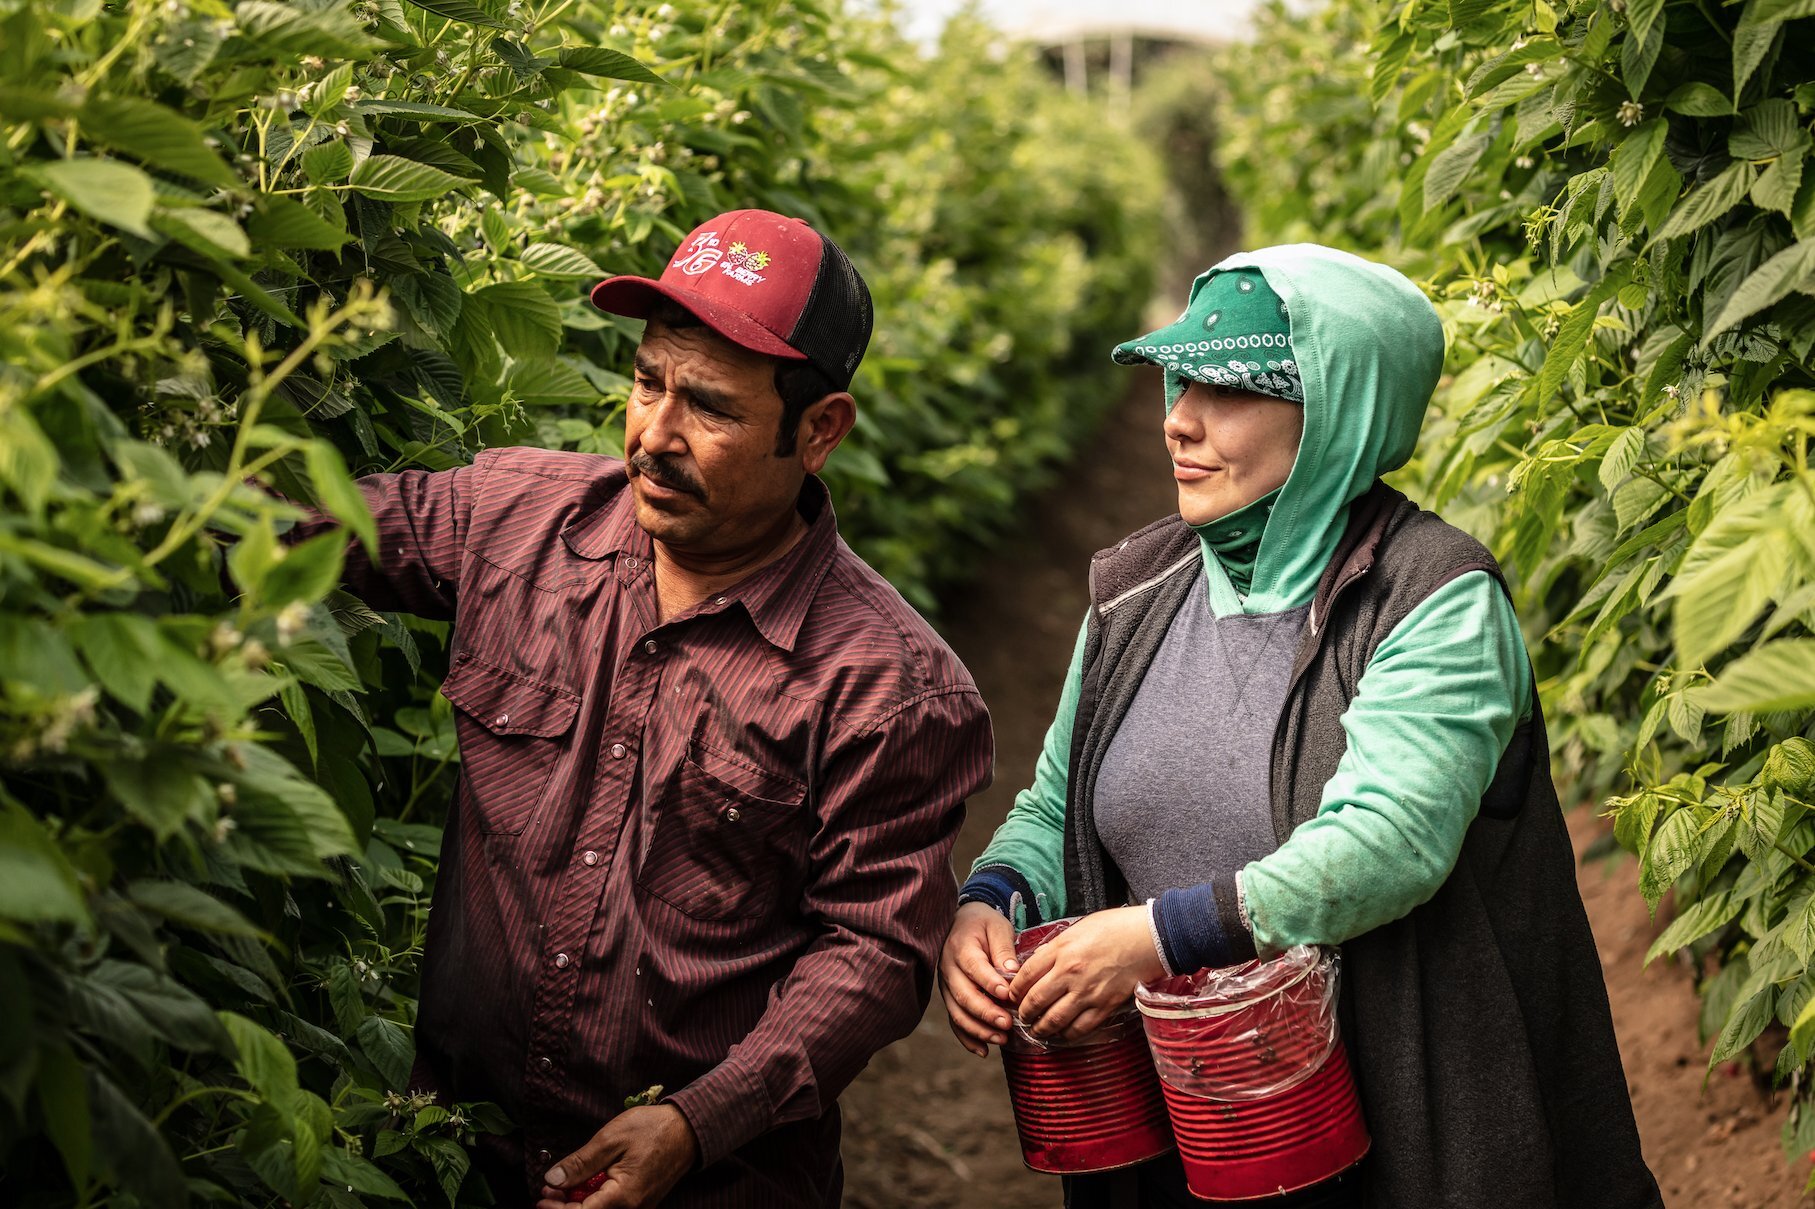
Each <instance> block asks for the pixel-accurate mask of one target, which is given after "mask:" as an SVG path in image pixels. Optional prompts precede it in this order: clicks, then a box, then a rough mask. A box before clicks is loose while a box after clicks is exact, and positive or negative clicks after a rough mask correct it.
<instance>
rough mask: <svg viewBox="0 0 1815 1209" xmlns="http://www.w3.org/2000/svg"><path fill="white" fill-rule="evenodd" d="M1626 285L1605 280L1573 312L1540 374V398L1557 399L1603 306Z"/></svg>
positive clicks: (1615, 279) (1586, 342)
mask: <svg viewBox="0 0 1815 1209" xmlns="http://www.w3.org/2000/svg"><path fill="white" fill-rule="evenodd" d="M1624 284H1625V281H1624V279H1623V278H1621V277H1603V278H1602V279H1601V280H1600V281H1597V282H1595V284H1594V286H1593V287H1592V288H1591V289H1590V290H1589V291H1588V293H1587V294H1586V295H1584V296H1583V298H1582V299H1581V301H1579V302H1577V303H1576V304H1575V306H1574V307H1573V308H1572V309H1571V310H1570V312H1569V317H1568V318H1566V319H1564V320H1563V322H1562V324H1561V326H1559V327H1558V328H1557V334H1556V337H1555V338H1554V339H1553V340H1551V342H1550V348H1549V350H1548V351H1546V352H1545V354H1544V365H1543V368H1541V369H1540V370H1539V371H1538V386H1537V390H1538V398H1539V399H1542V400H1550V399H1554V398H1555V397H1556V395H1557V392H1558V391H1559V390H1560V389H1561V388H1562V385H1563V383H1564V381H1565V380H1566V379H1567V378H1568V376H1569V370H1570V367H1571V366H1572V365H1574V364H1575V362H1576V361H1577V360H1578V359H1579V358H1580V357H1581V356H1582V354H1583V352H1584V351H1586V350H1587V348H1588V336H1589V333H1590V332H1592V331H1593V330H1594V321H1595V316H1596V315H1598V314H1599V313H1600V309H1601V304H1602V303H1604V302H1606V301H1607V300H1608V299H1609V298H1611V297H1613V295H1614V294H1616V293H1617V292H1618V291H1619V288H1620V287H1621V286H1622V285H1624Z"/></svg>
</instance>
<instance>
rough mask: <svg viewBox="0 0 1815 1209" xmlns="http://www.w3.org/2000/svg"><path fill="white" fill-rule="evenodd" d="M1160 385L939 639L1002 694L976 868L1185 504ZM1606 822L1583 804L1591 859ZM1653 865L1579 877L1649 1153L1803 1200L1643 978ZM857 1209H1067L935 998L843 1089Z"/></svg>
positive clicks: (1686, 1009) (1066, 485)
mask: <svg viewBox="0 0 1815 1209" xmlns="http://www.w3.org/2000/svg"><path fill="white" fill-rule="evenodd" d="M1159 397H1160V387H1159V382H1158V378H1157V375H1149V376H1145V377H1142V378H1141V380H1140V381H1139V382H1138V383H1137V385H1136V386H1135V388H1134V389H1133V390H1132V391H1131V392H1130V394H1129V396H1128V397H1127V399H1125V400H1124V401H1123V402H1122V403H1121V404H1120V405H1119V406H1118V408H1117V409H1116V410H1115V412H1114V413H1112V414H1111V415H1110V416H1109V418H1108V419H1107V421H1106V423H1105V425H1104V429H1103V432H1102V434H1101V436H1100V438H1099V439H1098V440H1097V441H1095V442H1094V443H1092V444H1091V445H1089V446H1088V447H1087V450H1086V453H1085V455H1084V456H1083V458H1082V459H1081V460H1080V461H1079V462H1078V463H1077V464H1076V465H1074V466H1072V467H1071V468H1070V469H1069V470H1068V471H1067V472H1066V473H1065V474H1064V475H1063V476H1062V479H1061V481H1060V482H1059V483H1058V484H1057V485H1056V486H1055V487H1053V488H1052V490H1051V491H1049V492H1048V493H1047V494H1046V496H1045V497H1044V498H1043V499H1041V500H1039V501H1036V502H1035V504H1034V505H1033V506H1032V507H1030V508H1029V509H1028V513H1027V516H1028V521H1027V525H1026V528H1025V530H1024V532H1023V533H1022V534H1021V535H1020V537H1019V539H1018V544H1017V545H1015V546H1014V547H1012V548H1007V549H1003V550H1002V551H1000V552H999V553H998V554H997V555H995V556H994V557H993V558H992V559H991V561H990V563H989V565H988V567H987V569H986V570H985V571H984V572H983V573H982V574H981V575H980V577H979V578H978V579H977V581H976V582H975V583H974V584H973V585H972V587H971V588H970V589H969V590H967V591H966V592H965V593H963V594H962V595H960V596H956V597H954V598H953V599H951V600H950V601H948V602H947V604H946V607H945V611H944V619H943V624H942V626H941V628H942V629H943V630H944V631H945V633H946V636H947V638H948V640H949V641H950V642H951V643H952V646H953V647H954V648H955V649H956V650H957V652H958V653H959V655H960V656H962V657H963V659H964V661H965V663H966V665H967V666H969V668H970V670H971V672H972V674H973V675H974V676H975V678H976V681H977V684H978V687H979V688H981V689H982V691H983V696H984V699H985V700H986V701H988V702H989V707H990V713H991V716H992V718H993V720H994V723H995V732H996V749H997V750H996V783H995V784H994V785H993V786H992V787H991V788H990V789H989V790H988V791H987V792H985V793H983V794H981V795H979V796H978V797H976V798H974V799H972V800H971V802H970V807H969V816H968V819H967V822H966V824H965V827H964V831H963V833H962V834H961V835H960V837H959V839H958V844H957V847H956V849H955V851H954V852H953V854H952V864H953V867H954V868H955V869H956V870H959V871H960V875H961V874H962V871H964V870H967V869H968V868H969V867H970V863H971V861H972V860H973V859H974V858H975V857H976V855H977V854H978V853H979V852H980V851H982V849H983V846H984V844H985V843H986V842H987V841H988V839H989V836H990V834H991V833H992V832H993V831H994V830H995V828H996V825H997V824H998V823H1000V822H1001V821H1002V818H1003V816H1004V815H1005V814H1006V813H1007V811H1008V808H1009V807H1010V806H1011V805H1012V804H1013V802H1014V796H1015V793H1016V792H1017V791H1018V790H1019V789H1021V788H1022V787H1023V786H1025V785H1026V784H1027V783H1028V781H1029V780H1030V779H1031V776H1032V772H1033V766H1034V760H1035V758H1036V757H1037V755H1038V753H1039V749H1040V743H1041V740H1042V739H1043V737H1044V735H1045V732H1046V727H1047V725H1048V724H1049V723H1050V722H1051V720H1052V711H1053V709H1054V707H1055V705H1056V704H1057V702H1058V698H1059V684H1060V679H1061V677H1062V675H1063V673H1064V669H1065V666H1066V663H1067V661H1068V660H1069V658H1070V654H1071V647H1072V643H1073V641H1074V639H1075V638H1076V637H1077V631H1078V626H1079V624H1080V623H1081V622H1082V620H1083V617H1084V609H1085V603H1086V597H1085V587H1084V573H1085V568H1086V566H1087V565H1088V561H1089V558H1090V555H1091V553H1092V552H1094V551H1096V550H1100V549H1102V548H1103V547H1105V546H1108V545H1111V544H1113V543H1114V542H1116V541H1118V540H1120V539H1121V538H1122V537H1124V536H1126V535H1127V534H1128V533H1130V532H1132V531H1133V530H1135V529H1137V528H1139V527H1141V526H1142V525H1144V524H1146V523H1148V522H1149V521H1152V520H1154V519H1156V518H1158V517H1160V516H1163V515H1165V514H1166V513H1168V512H1170V511H1171V510H1172V509H1173V507H1174V506H1175V505H1174V502H1173V492H1172V483H1171V476H1170V474H1169V473H1168V471H1169V469H1170V467H1169V465H1168V463H1167V460H1166V455H1165V450H1164V447H1163V445H1162V443H1161V441H1160V439H1159V433H1158V428H1159ZM1602 830H1603V824H1601V823H1600V822H1599V821H1598V820H1597V819H1595V818H1594V817H1593V814H1592V812H1591V811H1589V810H1586V809H1584V810H1579V811H1577V812H1575V814H1574V816H1573V817H1572V819H1571V831H1572V833H1573V834H1574V835H1575V838H1576V845H1577V851H1578V853H1580V852H1582V851H1583V850H1584V849H1585V848H1586V847H1587V846H1588V845H1589V843H1591V842H1592V841H1593V840H1594V839H1595V838H1596V837H1598V836H1599V835H1600V834H1601V833H1602ZM1636 878H1637V875H1636V868H1635V866H1634V865H1633V863H1632V862H1631V861H1630V860H1627V859H1626V858H1624V857H1616V858H1614V859H1613V860H1611V861H1609V860H1597V861H1593V862H1591V863H1589V864H1587V865H1585V866H1583V868H1582V870H1581V877H1580V883H1581V887H1582V896H1583V899H1584V901H1585V902H1586V903H1587V905H1588V914H1589V919H1590V922H1591V923H1592V925H1593V927H1594V932H1595V935H1596V937H1597V938H1598V939H1599V942H1600V951H1601V961H1602V967H1603V969H1604V971H1605V973H1606V977H1607V983H1608V992H1609V997H1610V999H1611V1001H1612V1005H1613V1017H1614V1025H1615V1028H1616V1030H1617V1031H1618V1033H1619V1037H1620V1048H1621V1052H1622V1054H1623V1056H1624V1059H1625V1063H1626V1072H1627V1079H1628V1082H1629V1084H1630V1086H1631V1089H1632V1101H1633V1109H1634V1111H1635V1112H1636V1114H1637V1116H1638V1122H1639V1130H1640V1133H1641V1135H1642V1138H1643V1142H1644V1148H1645V1154H1646V1157H1647V1159H1648V1160H1649V1161H1650V1163H1651V1167H1652V1170H1653V1171H1654V1172H1656V1174H1657V1177H1658V1183H1659V1184H1660V1185H1661V1186H1662V1188H1663V1190H1664V1199H1665V1203H1666V1204H1667V1205H1670V1206H1672V1207H1673V1209H1674V1207H1689V1206H1693V1207H1696V1209H1700V1207H1702V1206H1744V1207H1748V1209H1779V1207H1788V1206H1792V1205H1801V1204H1803V1203H1804V1202H1803V1201H1802V1200H1800V1199H1799V1194H1800V1191H1801V1188H1802V1184H1803V1180H1804V1178H1806V1176H1807V1168H1806V1166H1804V1165H1803V1164H1800V1163H1799V1164H1798V1165H1797V1167H1795V1168H1792V1167H1790V1166H1788V1165H1786V1163H1785V1161H1784V1158H1783V1153H1782V1151H1781V1149H1780V1148H1779V1145H1778V1131H1779V1128H1780V1126H1781V1124H1782V1121H1783V1104H1782V1101H1781V1098H1776V1099H1774V1098H1773V1097H1771V1096H1770V1095H1769V1094H1768V1092H1767V1091H1766V1090H1765V1089H1764V1088H1762V1087H1761V1086H1760V1085H1759V1084H1758V1083H1757V1082H1756V1081H1755V1080H1754V1078H1753V1077H1752V1075H1751V1073H1750V1071H1749V1070H1744V1069H1741V1068H1738V1067H1732V1066H1730V1067H1727V1068H1723V1069H1722V1070H1718V1071H1716V1072H1715V1073H1714V1074H1713V1076H1712V1077H1710V1078H1707V1079H1706V1080H1704V1075H1703V1072H1704V1071H1705V1069H1706V1066H1707V1048H1706V1047H1705V1046H1704V1045H1702V1043H1701V1042H1700V1040H1699V1039H1698V1037H1697V1033H1696V1015H1697V1010H1698V1000H1697V999H1696V997H1695V994H1694V990H1693V987H1692V985H1691V983H1690V979H1689V976H1688V974H1687V972H1686V971H1685V970H1683V969H1682V968H1681V967H1680V966H1677V965H1674V964H1672V963H1671V962H1669V961H1666V960H1659V961H1657V962H1654V963H1653V964H1652V965H1651V966H1650V968H1648V969H1647V968H1642V967H1641V963H1642V962H1643V960H1644V954H1645V949H1646V947H1647V946H1648V945H1649V944H1650V943H1651V938H1652V937H1653V936H1654V935H1656V933H1657V931H1658V929H1659V928H1660V927H1661V926H1662V924H1663V922H1665V921H1664V920H1663V919H1662V918H1660V920H1659V921H1657V922H1656V923H1654V922H1653V921H1652V920H1650V919H1649V918H1648V916H1647V914H1646V911H1645V905H1644V900H1643V899H1642V898H1640V897H1639V894H1638V890H1637V880H1636ZM841 1102H842V1105H843V1108H844V1113H845V1142H844V1158H845V1168H846V1204H847V1205H849V1206H851V1207H852V1209H907V1207H909V1206H912V1207H914V1209H926V1207H943V1206H959V1205H965V1206H972V1207H975V1209H1055V1207H1056V1206H1058V1205H1059V1203H1060V1197H1059V1187H1058V1181H1057V1180H1056V1179H1055V1178H1053V1177H1050V1176H1042V1175H1036V1174H1034V1173H1032V1172H1029V1171H1028V1170H1027V1169H1026V1168H1025V1167H1023V1166H1022V1164H1021V1159H1020V1151H1019V1148H1018V1146H1017V1143H1016V1140H1015V1131H1014V1124H1013V1118H1012V1116H1011V1115H1010V1112H1009V1105H1008V1093H1007V1089H1006V1086H1005V1084H1004V1082H1003V1077H1002V1071H1001V1068H1000V1066H999V1060H998V1058H997V1057H996V1055H995V1053H994V1052H993V1051H992V1053H991V1055H990V1057H989V1058H987V1059H979V1058H976V1057H974V1056H972V1055H971V1054H969V1053H966V1052H965V1051H964V1050H962V1049H960V1048H959V1046H958V1043H957V1042H956V1041H955V1040H953V1038H952V1035H951V1031H950V1029H949V1027H948V1026H947V1024H946V1020H945V1013H944V1010H943V1008H942V1007H941V1006H940V1003H939V997H938V995H937V994H935V995H934V996H933V1002H932V1004H931V1006H930V1007H929V1008H928V1010H927V1013H926V1016H925V1018H924V1019H923V1020H922V1021H921V1022H920V1025H919V1027H918V1028H917V1029H916V1030H915V1031H914V1032H913V1033H912V1034H911V1035H910V1036H908V1037H907V1038H905V1039H904V1040H902V1041H901V1042H899V1043H897V1044H896V1045H893V1046H891V1047H890V1048H889V1049H887V1050H885V1051H884V1052H883V1053H881V1054H879V1055H877V1056H876V1058H875V1059H874V1060H873V1061H872V1062H871V1063H870V1066H869V1069H868V1070H867V1071H865V1072H864V1074H863V1076H862V1077H861V1078H859V1079H858V1081H857V1082H856V1083H855V1084H854V1085H853V1086H852V1087H851V1088H850V1089H849V1090H848V1091H847V1092H846V1093H845V1095H844V1097H843V1099H842V1101H841Z"/></svg>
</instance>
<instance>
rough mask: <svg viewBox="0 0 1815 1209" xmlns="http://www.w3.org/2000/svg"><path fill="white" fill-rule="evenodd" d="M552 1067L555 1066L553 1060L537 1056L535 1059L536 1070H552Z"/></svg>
mask: <svg viewBox="0 0 1815 1209" xmlns="http://www.w3.org/2000/svg"><path fill="white" fill-rule="evenodd" d="M554 1068H555V1064H554V1062H553V1061H551V1060H550V1059H548V1058H537V1059H536V1069H537V1070H539V1071H551V1070H553V1069H554Z"/></svg>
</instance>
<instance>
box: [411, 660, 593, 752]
mask: <svg viewBox="0 0 1815 1209" xmlns="http://www.w3.org/2000/svg"><path fill="white" fill-rule="evenodd" d="M441 695H442V696H444V697H446V698H447V699H448V700H449V701H451V702H452V703H453V704H454V705H455V706H457V707H459V708H460V709H461V710H463V711H465V712H466V713H467V714H469V715H470V716H471V717H472V718H473V719H474V720H475V721H476V722H478V723H479V724H480V725H481V726H483V727H485V729H486V730H489V731H491V732H492V733H493V734H496V735H533V736H535V737H537V738H543V739H552V738H554V737H555V736H556V735H563V734H566V733H567V731H568V730H569V728H571V727H572V726H573V722H574V718H575V716H576V715H578V714H579V712H580V699H579V698H578V697H577V696H575V695H574V694H572V693H569V692H566V691H565V690H563V689H558V688H553V687H551V686H549V685H546V684H538V683H537V682H535V681H533V680H529V679H526V678H525V677H522V676H519V675H517V674H516V673H515V672H507V671H505V670H504V669H503V668H498V667H493V666H491V665H490V664H488V663H481V662H479V661H478V660H477V659H474V658H472V657H471V656H470V655H465V654H461V655H456V656H455V657H454V666H453V667H452V668H451V669H449V671H448V674H447V679H446V680H443V681H442V682H441Z"/></svg>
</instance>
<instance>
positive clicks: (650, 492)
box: [624, 318, 807, 556]
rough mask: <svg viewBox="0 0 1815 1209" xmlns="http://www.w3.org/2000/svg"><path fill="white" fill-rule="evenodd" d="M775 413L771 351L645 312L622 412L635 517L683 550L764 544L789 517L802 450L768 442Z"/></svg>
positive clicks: (801, 472)
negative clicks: (781, 451)
mask: <svg viewBox="0 0 1815 1209" xmlns="http://www.w3.org/2000/svg"><path fill="white" fill-rule="evenodd" d="M781 416H782V401H781V396H780V395H778V394H776V393H775V363H774V362H773V361H772V360H770V359H769V358H767V357H764V356H762V355H761V354H759V353H753V352H750V351H749V350H747V349H743V348H739V347H738V346H736V345H734V344H732V343H730V342H729V341H727V340H725V339H723V338H722V337H720V336H719V335H718V334H717V333H715V332H713V331H712V329H711V328H708V327H706V326H704V325H694V326H686V327H671V326H669V325H668V324H667V323H664V322H663V321H662V320H661V319H654V318H652V319H651V320H650V321H649V323H648V326H647V327H646V328H645V330H644V333H643V343H642V345H641V346H640V347H639V348H638V349H637V354H636V384H635V386H634V387H633V388H632V390H631V392H630V403H629V407H628V409H627V411H626V414H625V419H624V458H625V460H626V461H627V462H628V463H629V465H630V489H631V493H632V495H633V496H634V498H635V500H636V513H637V524H639V525H641V526H642V527H643V529H644V531H646V532H647V533H648V534H649V535H650V536H651V537H653V538H654V539H655V540H657V541H659V542H661V543H662V544H663V545H665V546H667V547H668V548H669V549H671V550H675V551H679V552H683V553H688V554H696V555H708V556H710V555H717V554H736V553H738V552H739V551H741V550H743V549H746V548H749V547H753V546H758V545H760V544H762V542H763V541H764V540H766V539H767V538H769V537H771V536H772V535H773V534H774V533H775V532H776V530H777V529H778V528H780V527H784V526H785V525H786V524H787V523H788V521H789V516H788V514H789V513H790V512H791V511H792V509H793V508H794V505H795V501H796V500H797V498H798V497H799V495H800V488H801V483H802V481H803V479H804V478H805V476H806V472H807V471H806V467H805V465H804V463H803V457H802V452H796V453H793V454H789V455H779V456H778V455H777V454H776V452H775V449H776V436H777V433H778V432H779V431H780V428H781Z"/></svg>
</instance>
